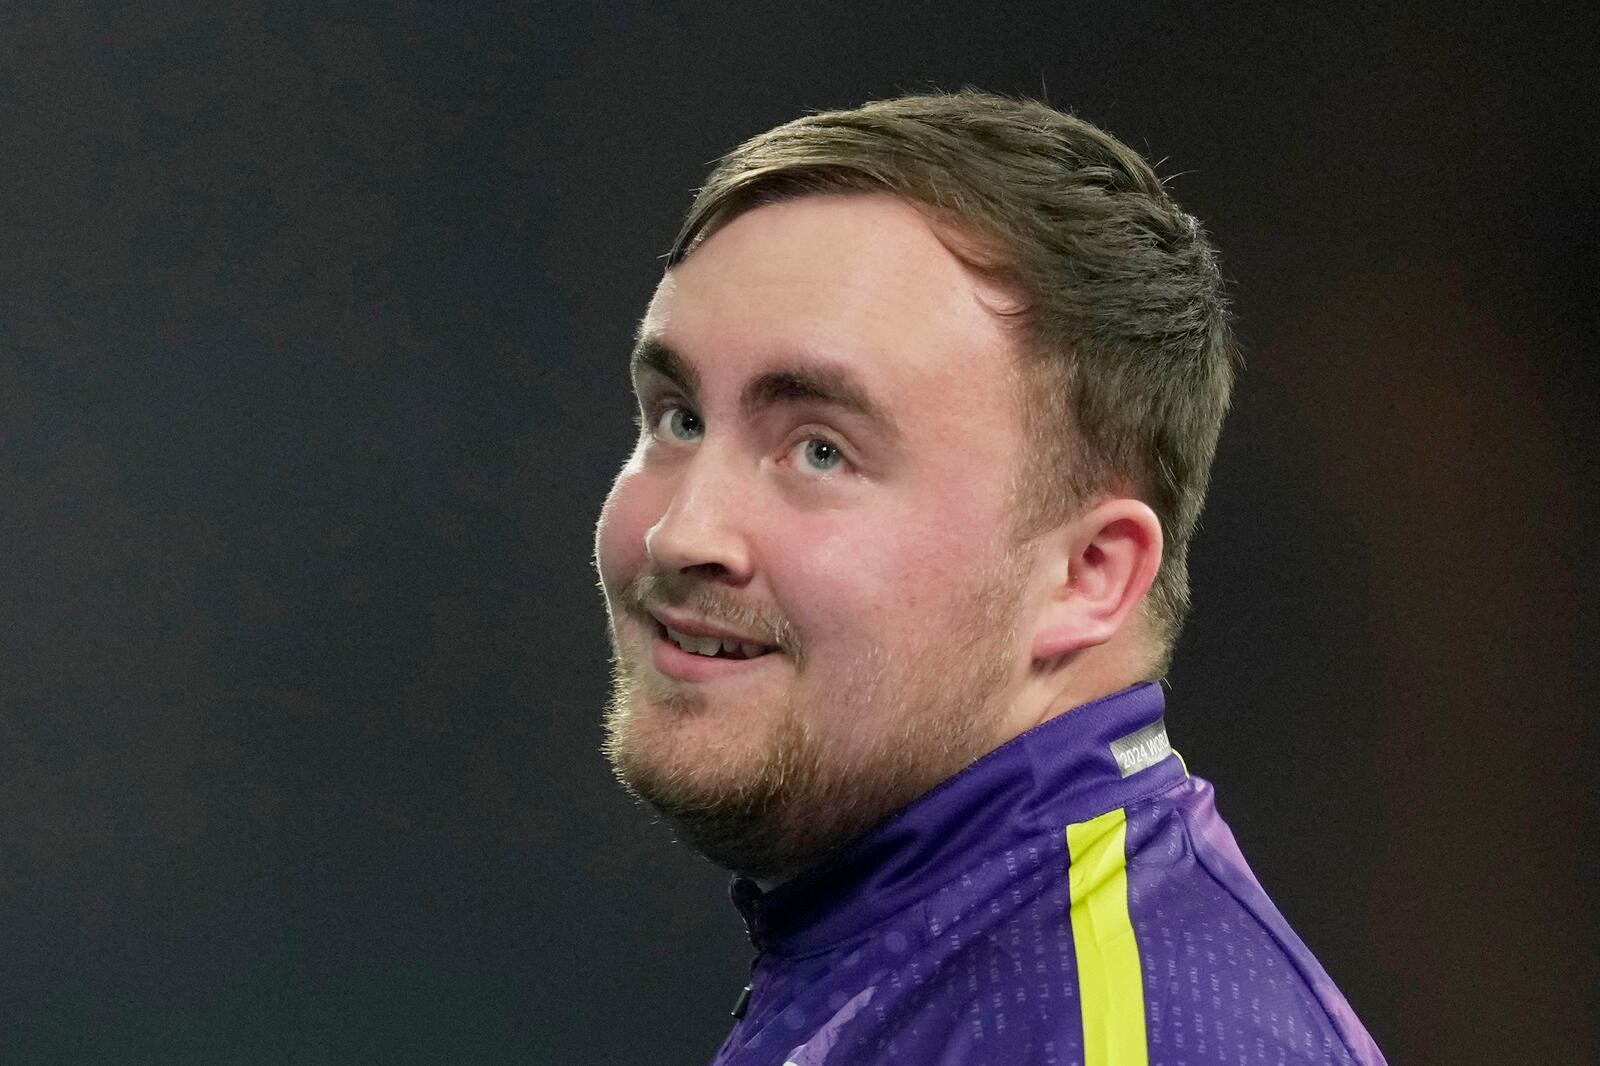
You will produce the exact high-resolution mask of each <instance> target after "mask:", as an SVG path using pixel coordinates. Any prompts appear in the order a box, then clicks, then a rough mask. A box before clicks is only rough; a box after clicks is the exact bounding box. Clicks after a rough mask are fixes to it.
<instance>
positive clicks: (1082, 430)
mask: <svg viewBox="0 0 1600 1066" xmlns="http://www.w3.org/2000/svg"><path fill="white" fill-rule="evenodd" d="M846 191H863V192H865V191H875V192H888V193H892V194H893V195H896V196H899V197H901V198H902V199H904V200H907V201H908V202H911V203H914V204H916V205H918V206H919V207H922V208H923V209H925V210H928V211H929V213H930V214H931V216H932V217H933V218H934V219H935V220H937V221H940V222H942V223H945V224H947V225H948V226H949V227H951V228H952V229H953V231H954V232H955V233H956V234H959V235H961V237H962V238H964V239H962V240H960V241H959V242H958V244H959V247H958V246H957V244H952V245H951V250H952V251H953V252H955V253H956V254H957V255H958V256H960V257H961V258H962V259H963V261H965V262H966V263H967V264H968V265H969V266H971V267H973V268H974V269H976V270H978V271H980V272H981V273H982V274H983V275H985V276H987V277H990V278H992V279H994V280H996V281H999V282H1001V283H1003V284H1005V285H1006V286H1007V287H1008V288H1009V289H1010V291H1012V292H1013V293H1015V294H1016V295H1017V296H1018V297H1020V300H1021V305H1020V306H1019V307H1018V308H1016V309H1015V310H1014V311H1008V312H1007V313H1008V314H1011V315H1013V316H1014V321H1015V322H1016V323H1017V325H1018V326H1019V327H1020V328H1021V330H1022V331H1023V334H1022V335H1023V338H1024V342H1025V343H1024V345H1023V347H1024V349H1025V350H1026V352H1027V353H1028V355H1027V363H1026V365H1025V367H1024V379H1025V381H1026V386H1025V389H1024V396H1023V398H1022V399H1023V409H1024V412H1025V418H1026V421H1027V428H1028V432H1029V436H1030V439H1031V440H1032V441H1033V442H1034V447H1033V448H1032V454H1031V456H1030V461H1029V468H1028V470H1027V471H1026V472H1025V476H1024V477H1023V479H1022V484H1021V485H1019V486H1018V500H1017V514H1018V522H1017V529H1016V532H1017V534H1018V535H1019V536H1027V535H1032V534H1036V533H1038V532H1042V531H1043V530H1045V529H1048V528H1050V527H1051V526H1053V525H1055V524H1056V523H1058V522H1060V521H1062V520H1064V519H1066V518H1068V517H1070V516H1071V515H1072V514H1075V513H1077V512H1078V511H1079V510H1080V509H1081V508H1083V507H1084V506H1086V505H1087V504H1089V503H1091V502H1092V501H1093V500H1094V499H1095V498H1096V497H1097V496H1099V495H1102V494H1104V493H1107V492H1111V491H1131V492H1134V493H1137V494H1138V495H1140V497H1141V498H1143V499H1144V500H1145V501H1146V502H1147V503H1149V505H1150V507H1151V509H1152V510H1153V511H1155V513H1156V515H1157V517H1158V518H1159V519H1160V521H1161V529H1162V534H1163V538H1164V540H1165V543H1166V547H1165V552H1164V555H1163V558H1162V562H1161V569H1160V571H1159V572H1158V573H1157V575H1156V580H1155V584H1154V586H1153V587H1152V588H1151V591H1150V595H1149V597H1148V598H1147V600H1146V604H1147V611H1148V620H1149V622H1150V623H1151V629H1152V636H1153V637H1154V640H1155V644H1156V646H1157V649H1158V651H1159V654H1158V656H1157V659H1158V661H1157V662H1156V663H1155V664H1154V665H1153V671H1152V674H1153V675H1156V674H1160V673H1164V672H1165V670H1166V667H1167V665H1168V662H1169V661H1170V657H1171V652H1172V646H1173V644H1174V642H1175V641H1176V639H1177V634H1178V631H1179V629H1180V627H1181V626H1182V623H1183V619H1184V616H1185V614H1186V613H1187V611H1188V607H1189V576H1188V545H1189V539H1190V537H1191V536H1192V535H1193V533H1194V530H1195V527H1196V525H1197V524H1198V521H1199V517H1200V510H1201V507H1202V505H1203V503H1204V500H1205V491H1206V485H1207V482H1208V481H1209V478H1210V471H1211V461H1212V458H1213V456H1214V455H1215V453H1216V445H1217V437H1218V435H1219V434H1220V432H1221V429H1222V420H1223V416H1224V415H1225V414H1226V413H1227V409H1228V399H1229V394H1230V392H1231V390H1232V386H1233V378H1234V373H1235V369H1236V365H1237V362H1238V357H1237V354H1236V352H1235V349H1234V346H1233V342H1232V339H1231V335H1230V331H1229V329H1228V314H1227V309H1226V304H1225V300H1224V296H1223V292H1222V280H1221V276H1220V274H1219V273H1218V270H1217V264H1216V254H1215V252H1214V250H1213V249H1212V247H1211V245H1210V243H1209V242H1208V241H1207V239H1206V236H1205V233H1204V231H1203V230H1202V229H1201V227H1200V224H1199V223H1198V222H1197V221H1196V220H1195V219H1194V218H1193V217H1192V216H1190V215H1188V214H1185V213H1184V212H1183V211H1182V210H1181V209H1180V208H1179V207H1178V205H1177V204H1176V203H1175V202H1174V201H1173V200H1172V198H1171V197H1170V196H1168V194H1167V192H1166V190H1165V189H1164V188H1163V187H1162V185H1161V182H1160V180H1159V179H1158V178H1157V177H1156V175H1155V172H1154V171H1153V170H1152V169H1151V167H1150V165H1149V164H1148V163H1146V162H1145V160H1144V159H1143V158H1142V157H1141V156H1140V155H1139V154H1138V153H1137V152H1135V151H1133V150H1132V149H1131V148H1129V147H1128V146H1127V145H1125V144H1123V143H1122V142H1120V141H1118V140H1117V139H1116V138H1114V137H1112V136H1111V135H1110V134H1108V133H1106V132H1105V131H1103V130H1101V129H1099V128H1097V127H1095V126H1093V125H1091V124H1090V123H1088V122H1085V121H1083V120H1082V119H1079V118H1077V117H1075V116H1073V115H1070V114H1065V113H1063V112H1061V111H1058V110H1055V109H1054V108H1051V107H1048V106H1046V105H1045V104H1042V103H1038V102H1035V101H1031V100H1014V99H1009V98H1006V97H1001V96H995V95H991V94H988V93H980V92H976V91H973V90H965V91H962V92H957V93H948V94H946V93H940V94H933V95H917V96H903V97H899V98H896V99H892V100H881V101H877V102H874V103H869V104H866V105H865V106H863V107H860V108H857V109H855V110H851V111H829V112H822V113H819V114H813V115H807V116H805V117H803V118H799V119H796V120H794V121H793V122H789V123H786V124H784V125H782V126H779V127H777V128H776V129H774V130H771V131H769V132H767V133H763V134H761V135H760V136H758V137H755V138H752V139H751V140H749V141H746V142H745V143H744V144H742V145H740V146H739V147H738V148H736V149H734V150H733V151H732V152H731V153H729V154H728V155H727V156H725V157H724V158H723V159H722V160H721V161H720V162H719V163H718V165H717V166H716V168H715V169H714V170H713V171H712V172H711V175H710V177H709V178H708V179H707V181H706V184H705V187H704V188H702V189H701V190H700V191H699V193H698V194H697V195H696V197H695V200H694V203H693V204H692V205H691V206H690V208H689V213H688V216H687V218H686V219H685V220H684V224H683V228H682V230H681V231H680V233H679V235H678V239H677V241H676V243H675V244H674V246H673V249H672V252H671V253H670V255H669V256H668V268H669V269H670V268H671V267H672V266H675V265H677V264H678V263H679V262H681V261H682V260H683V259H684V257H685V256H687V255H689V254H690V253H691V252H692V251H693V249H694V248H695V246H696V245H697V244H698V243H699V242H700V241H702V240H704V239H705V238H706V237H707V236H709V235H710V234H711V233H713V232H715V231H716V229H718V228H719V227H721V226H722V225H724V224H726V223H727V222H728V221H729V220H731V219H732V218H733V217H735V216H736V215H738V214H740V213H742V212H744V211H747V210H750V209H751V208H753V207H756V206H759V205H761V204H766V203H772V202H775V201H779V200H785V199H790V198H793V197H798V196H804V195H810V194H817V193H827V192H846Z"/></svg>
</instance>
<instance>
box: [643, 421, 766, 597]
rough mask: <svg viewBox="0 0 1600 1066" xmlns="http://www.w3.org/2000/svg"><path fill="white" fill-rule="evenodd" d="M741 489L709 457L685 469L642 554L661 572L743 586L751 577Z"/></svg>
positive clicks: (702, 456) (705, 455)
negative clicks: (685, 574) (648, 557)
mask: <svg viewBox="0 0 1600 1066" xmlns="http://www.w3.org/2000/svg"><path fill="white" fill-rule="evenodd" d="M740 488H741V486H740V485H739V483H738V480H737V478H735V477H734V476H733V474H732V472H731V471H729V470H727V469H726V468H725V467H723V466H721V465H720V464H718V463H717V462H716V460H715V457H714V455H711V454H708V453H707V452H706V451H704V450H702V452H701V453H700V454H699V455H698V456H696V457H695V459H694V460H693V461H692V462H690V463H689V465H688V467H687V468H686V469H685V470H684V472H683V474H682V477H681V480H680V481H679V482H678V484H677V486H676V487H675V489H674V491H673V493H672V497H671V499H669V500H668V502H667V509H666V511H665V512H664V513H663V514H662V515H661V518H660V519H659V520H658V521H657V522H656V524H655V525H653V526H651V527H650V529H649V530H648V531H647V532H646V533H645V536H644V546H645V551H646V552H647V553H648V554H649V556H650V558H651V559H652V560H653V561H654V562H655V564H656V566H657V567H659V568H660V569H662V570H674V571H678V572H680V573H688V572H695V573H698V575H699V576H701V577H706V578H717V579H720V580H722V581H725V582H729V583H732V584H743V583H744V582H745V581H747V580H748V579H749V577H750V545H749V542H748V540H747V538H746V535H745V527H744V525H743V523H742V521H741V517H742V516H743V515H744V514H745V513H746V510H745V507H744V506H743V501H741V493H740V491H739V490H740Z"/></svg>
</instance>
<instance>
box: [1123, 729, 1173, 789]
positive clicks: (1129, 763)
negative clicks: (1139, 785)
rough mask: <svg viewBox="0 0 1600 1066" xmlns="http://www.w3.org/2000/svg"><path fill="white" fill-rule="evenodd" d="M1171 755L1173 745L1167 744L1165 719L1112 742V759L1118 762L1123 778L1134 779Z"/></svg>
mask: <svg viewBox="0 0 1600 1066" xmlns="http://www.w3.org/2000/svg"><path fill="white" fill-rule="evenodd" d="M1171 754H1172V745H1171V744H1169V743H1168V742H1167V722H1166V719H1164V718H1157V719H1156V720H1155V721H1154V722H1151V723H1150V724H1149V725H1147V726H1145V727H1144V728H1143V729H1140V730H1138V731H1136V732H1133V733H1129V734H1128V735H1127V736H1125V737H1122V738H1121V739H1120V740H1113V741H1112V742H1111V757H1112V758H1114V759H1116V760H1117V768H1118V769H1119V770H1121V771H1122V776H1123V777H1132V776H1133V775H1134V774H1136V773H1138V772H1139V771H1140V770H1147V769H1149V768H1150V767H1152V766H1154V765H1155V764H1156V763H1158V762H1160V761H1161V760H1162V759H1165V758H1166V757H1167V756H1168V755H1171Z"/></svg>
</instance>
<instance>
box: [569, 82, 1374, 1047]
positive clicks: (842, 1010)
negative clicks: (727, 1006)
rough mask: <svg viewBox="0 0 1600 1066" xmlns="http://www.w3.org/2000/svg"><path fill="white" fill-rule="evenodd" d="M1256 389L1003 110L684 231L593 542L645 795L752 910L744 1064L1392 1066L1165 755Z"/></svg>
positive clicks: (1185, 264)
mask: <svg viewBox="0 0 1600 1066" xmlns="http://www.w3.org/2000/svg"><path fill="white" fill-rule="evenodd" d="M1234 362H1235V358H1234V355H1233V351H1232V345H1231V341H1230V338H1229V333H1228V329H1227V326H1226V315H1225V311H1224V307H1223V300H1222V296H1221V292H1220V282H1219V277H1218V273H1217V268H1216V265H1215V260H1214V256H1213V253H1212V250H1211V248H1210V246H1209V245H1208V243H1207V241H1206V239H1205V237H1204V235H1203V233H1202V232H1201V230H1200V228H1199V226H1198V225H1197V224H1196V222H1195V220H1194V219H1193V218H1191V217H1189V216H1188V215H1186V214H1184V213H1183V212H1182V211H1181V210H1179V209H1178V207H1177V206H1176V205H1175V204H1174V203H1173V202H1172V201H1171V199H1170V198H1169V197H1168V196H1167V194H1166V192H1165V191H1164V190H1163V189H1162V187H1161V184H1160V182H1159V181H1158V180H1157V178H1156V177H1155V175H1154V174H1153V173H1152V172H1151V170H1150V168H1149V166H1148V165H1147V164H1146V163H1145V162H1144V160H1143V159H1141V158H1140V157H1139V156H1138V155H1137V154H1135V153H1134V152H1133V151H1131V150H1130V149H1128V148H1127V147H1126V146H1124V145H1122V144H1121V143H1119V142H1118V141H1116V140H1115V139H1113V138H1112V137H1110V136H1109V135H1107V134H1106V133H1104V132H1102V131H1100V130H1098V129H1096V128H1095V127H1093V126H1091V125H1089V124H1087V123H1085V122H1082V121H1080V120H1078V119H1076V118H1073V117H1071V116H1068V115H1064V114H1061V113H1058V112H1056V111H1054V110H1052V109H1050V108H1047V107H1045V106H1043V105H1040V104H1036V103H1031V102H1017V101H1012V100H1007V99H1001V98H998V97H993V96H988V95H984V94H979V93H973V92H965V93H960V94H954V95H934V96H913V97H905V98H901V99H896V100H890V101H883V102H879V103H875V104H870V105H867V106H866V107H863V108H860V109H858V110H855V111H847V112H837V113H827V114H819V115H813V116H810V117H807V118H802V119H799V120H797V121H795V122H791V123H788V124H787V125H784V126H781V127H779V128H777V129H775V130H773V131H771V132H769V133H767V134H764V135H762V136H760V137H757V138H755V139H754V140H752V141H750V142H748V143H746V144H744V145H742V146H741V147H740V148H738V149H737V150H736V151H734V152H733V153H732V154H731V155H729V156H728V157H727V158H726V159H724V160H723V161H722V163H721V164H720V165H719V166H718V167H717V168H716V169H715V171H714V172H713V173H712V175H711V177H710V180H709V181H708V183H707V185H706V186H705V188H704V189H702V190H701V191H700V193H699V195H698V196H697V198H696V199H695V202H694V204H693V206H692V207H691V208H690V211H689V216H688V219H687V221H686V222H685V225H684V228H683V231H682V233H681V234H680V236H679V239H678V241H677V244H676V246H675V247H674V249H673V251H672V253H671V255H670V256H669V258H668V268H667V271H666V274H665V276H664V277H663V278H662V280H661V283H660V286H659V287H658V288H657V290H656V293H655V296H654V298H653V299H652V301H651V303H650V307H649V309H648V311H647V312H646V314H645V316H644V319H643V322H642V323H641V325H640V328H639V335H638V342H637V345H636V348H635V350H634V353H633V360H632V375H633V383H634V388H635V391H636V393H637V396H638V400H639V406H640V412H641V416H640V435H639V439H638V444H637V447H636V448H635V449H634V452H633V454H632V455H631V456H630V457H629V459H628V461H627V463H626V465H624V467H623V469H622V472H621V474H620V475H619V477H618V478H617V481H616V484H615V486H614V488H613V489H612V492H611V494H610V496H609V498H608V499H607V501H606V504H605V508H604V510H603V512H602V514H601V516H600V523H599V529H598V533H597V545H596V563H597V567H598V570H599V573H600V577H601V587H602V590H603V591H604V593H605V597H606V605H607V610H608V613H609V616H610V623H611V638H612V642H613V648H614V653H615V654H614V667H615V685H614V692H613V696H612V703H611V707H610V710H609V713H608V716H607V730H608V741H607V753H608V755H609V757H610V758H611V760H612V763H613V765H614V767H615V769H616V771H617V774H618V776H619V778H620V779H621V780H622V782H623V783H624V784H625V785H626V786H627V787H628V788H629V789H630V790H632V791H633V792H634V793H635V794H637V795H638V796H640V797H642V798H643V799H645V800H646V801H648V802H649V803H650V804H651V805H652V806H654V807H655V808H656V809H657V810H658V811H660V812H661V813H662V814H663V815H664V816H665V817H666V819H667V820H668V821H669V822H670V823H671V824H672V825H673V826H674V827H675V828H676V829H677V831H678V833H679V834H680V835H681V836H682V838H683V839H684V840H685V841H687V842H688V843H689V844H690V845H691V846H693V847H695V848H697V849H698V850H700V851H701V852H702V853H704V854H705V855H706V856H707V857H709V858H710V859H711V860H712V861H714V862H716V863H719V864H721V865H723V866H725V867H727V868H728V869H730V870H731V871H733V872H734V873H735V874H736V875H737V876H736V879H735V881H734V886H733V894H734V901H735V903H736V904H737V906H738V907H739V909H740V911H741V912H742V913H743V915H744V917H745V920H746V922H747V924H748V928H749V933H750V937H751V939H752V941H753V943H754V944H755V946H756V948H757V951H758V955H757V958H756V962H755V964H754V966H753V976H752V981H751V987H750V988H749V989H747V996H746V997H745V998H744V999H743V1000H742V1001H741V1003H740V1006H739V1008H738V1010H737V1011H736V1016H737V1017H739V1021H738V1023H737V1024H736V1025H735V1026H734V1029H733V1031H732V1032H731V1033H730V1034H729V1036H728V1038H727V1041H726V1042H725V1043H724V1045H723V1047H722V1049H721V1051H720V1052H719V1054H718V1055H717V1058H716V1062H717V1063H719V1064H739V1066H745V1064H751V1066H754V1064H758V1063H759V1064H769V1063H770V1064H774V1066H776V1064H782V1063H795V1064H799V1066H805V1064H820V1063H829V1064H839V1063H876V1062H888V1061H900V1062H907V1063H916V1064H924V1063H927V1064H933V1063H973V1064H977V1063H992V1064H1023V1063H1057V1062H1059V1063H1088V1064H1098V1063H1117V1064H1129V1063H1145V1062H1171V1063H1178V1062H1190V1063H1201V1062H1228V1063H1237V1062H1258V1061H1264V1062H1287V1061H1293V1062H1318V1063H1321V1062H1329V1063H1351V1062H1358V1063H1375V1062H1381V1061H1382V1057H1381V1056H1380V1055H1379V1053H1378V1050H1377V1048H1376V1047H1375V1046H1374V1045H1373V1043H1372V1041H1371V1039H1370V1038H1369V1037H1368V1035H1367V1033H1366V1031H1365V1030H1364V1029H1363V1028H1362V1026H1361V1024H1360V1022H1359V1021H1357V1020H1356V1018H1355V1016H1354V1015H1353V1014H1352V1013H1351V1011H1350V1009H1349V1007H1348V1006H1347V1005H1346V1003H1345V1001H1344V999H1343V998H1342V997H1341V995H1340V994H1339V992H1338V991H1337V989H1336V988H1335V987H1334V985H1333V984H1332V982H1331V981H1330V980H1329V979H1328V977H1327V975H1326V974H1325V973H1324V972H1323V970H1322V968H1321V967H1320V966H1319V965H1318V964H1317V962H1316V960H1315V959H1314V958H1312V956H1311V955H1310V953H1309V952H1308V951H1307V950H1306V948H1305V946H1304V945H1303V944H1302V943H1301V942H1300V941H1299V940H1298V939H1297V938H1296V937H1295V935H1294V933H1293V932H1292V931H1290V929H1289V928H1288V926H1287V925H1286V924H1285V922H1284V920H1283V918H1282V917H1281V916H1280V915H1279V913H1278V911H1277V910H1276V909H1275V908H1274V907H1273V905H1272V903H1271V902H1270V901H1269V900H1268V899H1267V897H1266V896H1265V895H1264V894H1263V892H1262V891H1261V888H1260V887H1259V886H1258V885H1257V883H1256V882H1255V880H1254V878H1253V877H1252V875H1251V873H1250V871H1249V869H1248V867H1247V866H1246V865H1245V863H1244V860H1243V859H1242V858H1241V857H1240V855H1239V853H1238V851H1237V849H1236V848H1235V846H1234V844H1233V840H1232V837H1231V835H1230V834H1229V832H1228V830H1227V828H1226V827H1225V826H1224V825H1223V823H1222V822H1221V821H1220V819H1219V818H1218V816H1217V813H1216V810H1215V808H1214V806H1213V804H1212V792H1211V786H1210V785H1209V784H1207V783H1206V782H1205V781H1203V780H1201V779H1200V778H1197V777H1191V776H1190V775H1189V774H1188V773H1187V772H1186V770H1185V768H1184V766H1183V764H1182V762H1181V760H1180V759H1179V758H1178V757H1177V755H1176V754H1174V753H1173V752H1172V750H1171V748H1170V747H1169V746H1168V743H1167V737H1166V732H1165V729H1164V727H1163V694H1162V690H1161V687H1160V685H1159V683H1158V681H1157V679H1159V678H1160V677H1161V676H1162V674H1163V673H1164V672H1165V670H1166V665H1167V662H1168V658H1169V656H1170V653H1171V650H1172V647H1173V642H1174V640H1175V638H1176V636H1177V633H1178V627H1179V625H1180V623H1181V621H1182V618H1183V615H1184V612H1185V609H1186V607H1187V604H1188V583H1187V576H1186V570H1185V557H1186V550H1187V545H1188V541H1189V538H1190V537H1191V535H1192V534H1193V532H1194V529H1195V525H1196V521H1197V518H1198V515H1199V512H1200V507H1201V503H1202V499H1203V496H1204V492H1205V486H1206V482H1207V478H1208V472H1209V468H1210V464H1211V459H1212V456H1213V454H1214V452H1215V447H1216V441H1217V435H1218V433H1219V432H1220V428H1221V423H1222V418H1223V415H1224V413H1225V411H1226V409H1227V406H1228V396H1229V391H1230V389H1231V386H1232V380H1233V374H1234Z"/></svg>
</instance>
